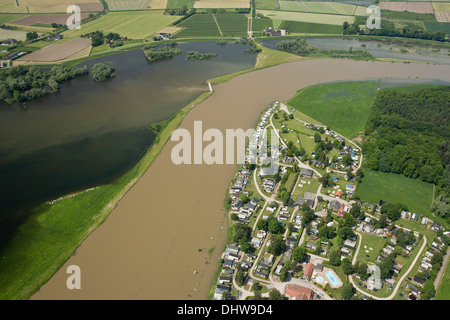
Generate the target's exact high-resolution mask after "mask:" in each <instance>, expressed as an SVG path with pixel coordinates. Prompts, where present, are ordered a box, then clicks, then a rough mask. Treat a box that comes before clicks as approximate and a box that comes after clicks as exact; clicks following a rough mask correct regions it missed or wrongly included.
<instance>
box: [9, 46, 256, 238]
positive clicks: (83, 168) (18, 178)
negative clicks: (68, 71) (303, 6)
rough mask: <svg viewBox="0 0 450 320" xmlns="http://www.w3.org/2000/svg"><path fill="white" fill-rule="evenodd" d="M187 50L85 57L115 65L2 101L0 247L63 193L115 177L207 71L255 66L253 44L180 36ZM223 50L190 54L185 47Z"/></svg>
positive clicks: (191, 95) (198, 89)
mask: <svg viewBox="0 0 450 320" xmlns="http://www.w3.org/2000/svg"><path fill="white" fill-rule="evenodd" d="M178 47H179V48H180V49H181V50H183V54H181V55H179V56H176V57H174V58H173V59H169V60H164V61H160V62H157V63H149V62H147V60H146V59H145V57H144V55H143V53H142V50H140V49H137V50H131V51H128V52H123V53H119V54H114V55H109V56H105V57H101V58H97V59H93V60H89V61H86V62H83V63H80V64H79V66H80V67H82V66H84V65H87V66H88V67H89V68H90V67H91V66H92V65H94V64H95V63H99V62H103V63H106V64H110V65H113V66H114V67H115V69H116V71H115V74H116V77H115V78H113V79H110V80H107V81H104V82H101V83H98V82H95V81H94V80H93V79H92V76H83V77H79V78H76V79H74V80H71V81H68V82H65V83H63V84H62V86H61V89H60V91H59V92H58V93H56V94H51V95H49V96H46V97H43V98H40V99H36V100H33V101H29V102H27V103H26V104H25V106H18V105H8V104H6V103H3V102H0V137H1V138H0V247H1V245H2V244H3V243H5V242H6V241H7V239H8V238H9V237H10V236H11V235H12V234H13V233H14V230H15V228H16V227H17V226H19V225H20V224H21V223H22V221H24V220H25V219H26V218H27V217H28V216H29V213H30V212H31V210H30V209H31V208H33V207H35V206H37V205H39V204H41V203H43V202H45V201H50V200H53V199H56V198H58V197H60V196H63V195H67V194H70V193H73V192H77V191H80V190H84V189H87V188H90V187H93V186H96V185H100V184H104V183H109V182H111V181H114V180H115V179H116V178H117V177H119V176H120V175H122V174H123V173H124V172H126V171H127V170H129V169H130V168H132V167H133V166H134V165H135V164H136V163H137V161H139V159H140V158H141V156H142V154H143V152H145V150H146V149H147V148H148V147H149V146H150V145H151V144H152V142H153V139H154V135H153V134H152V133H151V132H150V131H149V130H146V129H145V128H146V127H147V126H148V125H149V124H151V123H155V122H159V121H162V120H166V119H167V118H169V117H170V116H172V115H173V114H175V113H176V112H177V111H178V110H179V109H180V108H182V107H184V106H185V105H187V104H188V103H189V102H191V101H192V100H194V99H195V98H196V97H197V96H198V95H200V94H201V93H202V92H204V91H205V90H207V88H208V86H207V84H206V83H205V81H206V80H207V79H210V78H213V77H217V76H219V75H224V74H228V73H232V72H236V71H239V70H242V69H247V68H251V67H253V66H254V64H255V62H256V56H257V55H256V54H249V53H246V52H245V49H247V48H249V46H248V45H243V44H231V43H230V44H227V45H217V44H216V43H215V42H190V43H180V44H179V45H178ZM189 50H197V51H199V52H215V53H217V54H218V56H217V57H216V58H213V59H210V60H204V61H191V60H186V52H187V51H189Z"/></svg>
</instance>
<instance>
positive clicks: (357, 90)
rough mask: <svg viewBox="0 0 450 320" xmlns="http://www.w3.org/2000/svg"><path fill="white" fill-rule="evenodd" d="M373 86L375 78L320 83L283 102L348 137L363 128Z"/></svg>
mask: <svg viewBox="0 0 450 320" xmlns="http://www.w3.org/2000/svg"><path fill="white" fill-rule="evenodd" d="M377 88H378V83H377V82H376V81H364V82H343V83H330V84H320V85H316V86H311V87H308V88H305V89H303V90H301V91H300V92H298V93H297V95H296V96H294V97H293V98H292V99H291V100H289V101H288V102H287V104H288V105H289V107H292V108H294V109H296V110H299V111H300V112H303V113H304V114H306V115H308V116H310V117H311V118H314V119H316V120H318V121H320V122H321V123H323V124H325V125H327V126H329V127H330V128H331V129H333V130H335V131H336V132H338V133H340V134H342V135H343V136H344V137H346V138H348V139H351V138H354V137H356V136H358V135H359V133H360V132H362V131H363V130H364V126H365V124H366V121H367V119H368V118H369V114H370V110H371V108H372V105H373V102H374V101H375V96H376V92H377Z"/></svg>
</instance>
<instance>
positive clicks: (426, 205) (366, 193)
mask: <svg viewBox="0 0 450 320" xmlns="http://www.w3.org/2000/svg"><path fill="white" fill-rule="evenodd" d="M357 193H358V196H359V197H360V198H361V200H362V201H367V202H370V203H378V202H379V201H380V200H383V201H385V202H390V203H394V204H396V203H401V204H405V205H406V206H407V207H408V210H409V211H410V212H412V213H414V212H415V213H417V214H422V215H424V216H428V217H430V218H433V219H435V218H434V217H431V213H430V207H431V201H432V197H433V185H432V184H430V183H426V182H423V181H420V180H417V179H410V178H407V177H405V176H402V175H399V174H394V173H384V172H378V171H373V170H369V169H364V178H363V181H362V183H360V184H359V186H358V191H357Z"/></svg>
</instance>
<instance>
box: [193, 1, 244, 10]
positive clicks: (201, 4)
mask: <svg viewBox="0 0 450 320" xmlns="http://www.w3.org/2000/svg"><path fill="white" fill-rule="evenodd" d="M194 8H202V9H207V8H224V9H229V8H250V1H248V0H197V1H195V2H194Z"/></svg>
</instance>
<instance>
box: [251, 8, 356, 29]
mask: <svg viewBox="0 0 450 320" xmlns="http://www.w3.org/2000/svg"><path fill="white" fill-rule="evenodd" d="M257 13H261V14H263V15H264V16H265V17H267V18H271V19H274V20H289V21H300V22H312V23H323V24H333V25H339V26H342V24H343V23H344V22H345V21H347V22H348V23H350V24H351V23H353V22H354V21H355V17H354V16H346V15H337V14H319V13H306V12H290V11H271V10H257Z"/></svg>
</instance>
